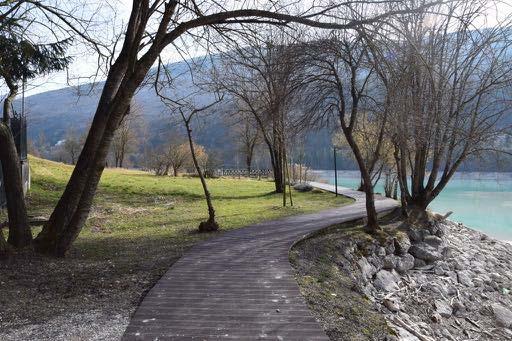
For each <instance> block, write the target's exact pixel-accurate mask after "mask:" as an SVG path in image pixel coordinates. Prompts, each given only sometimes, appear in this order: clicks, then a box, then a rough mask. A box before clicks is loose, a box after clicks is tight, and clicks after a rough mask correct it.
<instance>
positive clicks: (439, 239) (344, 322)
mask: <svg viewBox="0 0 512 341" xmlns="http://www.w3.org/2000/svg"><path fill="white" fill-rule="evenodd" d="M400 224H401V221H389V222H388V223H387V224H385V225H383V227H384V228H385V230H386V231H387V233H388V234H387V237H385V238H384V239H382V240H376V239H368V238H367V236H366V235H365V234H363V233H361V232H358V230H357V229H354V228H352V229H350V228H349V229H338V230H333V231H332V232H329V233H327V234H325V235H318V236H316V237H313V238H311V239H308V240H305V241H303V242H302V244H300V245H299V246H298V247H297V248H296V249H295V250H294V251H293V252H294V253H293V259H294V263H295V264H296V266H295V268H296V271H297V273H298V281H299V285H300V286H301V291H302V292H303V294H304V295H305V296H306V297H307V299H308V301H310V302H312V303H311V305H310V309H312V311H313V312H314V314H315V316H316V317H317V318H318V319H319V320H320V321H322V324H323V326H324V329H325V330H326V332H327V334H328V335H329V336H330V337H331V339H332V340H340V341H341V340H345V339H351V338H354V337H356V336H360V330H366V331H368V333H370V334H371V335H373V336H375V338H376V339H382V338H384V339H386V340H388V339H389V340H416V339H422V340H429V341H430V340H437V339H448V340H459V339H493V340H510V339H511V338H512V311H511V308H510V307H512V294H511V292H512V246H511V245H512V241H510V240H507V241H505V240H498V239H495V238H493V237H489V236H488V235H487V234H485V233H482V232H480V231H478V230H474V229H473V228H470V227H468V226H466V225H464V224H460V223H457V222H454V221H450V220H443V221H433V222H432V223H430V224H428V225H425V226H423V227H419V226H418V227H414V226H410V227H409V228H408V229H405V230H404V229H399V227H400V226H401V225H400ZM402 228H403V226H402ZM411 228H412V230H411ZM418 228H419V230H418ZM381 238H382V237H381ZM318 250H322V251H321V252H320V253H319V251H318ZM329 250H331V251H329ZM332 250H335V254H333V253H332V252H333V251H332ZM333 268H334V270H332V269H333ZM338 298H340V299H338ZM347 298H348V299H347ZM346 301H349V302H346ZM354 305H356V306H360V307H361V309H359V310H358V314H360V315H359V316H354V314H353V313H352V312H353V311H352V310H351V309H353V306H354ZM333 311H334V312H338V313H339V314H341V315H340V316H341V318H340V316H338V315H336V314H333V313H332V312H333ZM383 320H385V324H387V326H389V327H391V328H392V329H393V330H394V333H395V334H394V335H384V334H386V333H388V331H387V329H386V327H385V326H384V324H383ZM368 321H370V322H368ZM354 326H357V328H354ZM348 333H352V334H348Z"/></svg>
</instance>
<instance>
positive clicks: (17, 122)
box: [0, 116, 30, 208]
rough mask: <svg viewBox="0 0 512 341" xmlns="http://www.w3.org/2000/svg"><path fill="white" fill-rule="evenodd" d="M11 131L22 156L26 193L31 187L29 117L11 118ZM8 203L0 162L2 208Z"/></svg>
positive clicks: (0, 199)
mask: <svg viewBox="0 0 512 341" xmlns="http://www.w3.org/2000/svg"><path fill="white" fill-rule="evenodd" d="M11 131H12V136H13V138H14V144H15V145H16V150H17V151H18V155H19V157H20V163H21V165H20V166H21V176H22V179H23V190H24V192H25V193H26V192H27V191H28V190H29V188H30V168H29V166H28V151H27V119H26V118H25V117H19V116H15V117H13V118H12V119H11ZM6 204H7V199H6V197H5V188H4V178H3V174H2V164H1V163H0V208H4V207H5V205H6Z"/></svg>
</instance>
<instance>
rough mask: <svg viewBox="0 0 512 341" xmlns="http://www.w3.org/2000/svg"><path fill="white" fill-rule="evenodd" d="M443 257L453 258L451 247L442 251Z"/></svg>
mask: <svg viewBox="0 0 512 341" xmlns="http://www.w3.org/2000/svg"><path fill="white" fill-rule="evenodd" d="M442 254H443V257H444V258H452V257H453V254H454V250H453V247H450V246H447V247H445V248H444V249H443V252H442Z"/></svg>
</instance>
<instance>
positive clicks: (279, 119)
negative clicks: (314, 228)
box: [215, 30, 303, 193]
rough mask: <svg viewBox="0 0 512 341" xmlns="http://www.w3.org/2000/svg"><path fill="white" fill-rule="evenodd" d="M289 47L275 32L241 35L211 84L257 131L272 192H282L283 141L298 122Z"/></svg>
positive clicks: (297, 80)
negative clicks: (267, 158) (266, 157)
mask: <svg viewBox="0 0 512 341" xmlns="http://www.w3.org/2000/svg"><path fill="white" fill-rule="evenodd" d="M293 42H294V41H293V40H292V39H290V38H289V37H287V35H286V33H284V32H283V31H279V30H271V31H270V32H269V33H268V34H266V35H264V36H263V37H259V36H257V35H246V36H244V39H242V40H237V44H235V45H234V46H233V50H232V51H231V52H228V53H226V54H224V55H223V60H224V61H225V62H224V64H223V65H222V66H220V68H219V70H217V73H218V74H217V75H216V77H215V82H216V85H217V86H219V87H220V88H221V89H222V90H223V91H225V92H227V93H229V94H230V95H231V96H232V98H234V101H235V102H236V103H237V111H238V113H239V114H241V115H252V117H253V118H254V121H255V123H256V125H255V127H254V128H253V127H250V126H247V128H248V129H250V130H259V131H260V134H261V137H262V139H263V141H264V142H265V144H266V146H267V148H268V151H269V156H270V161H271V164H272V169H273V173H274V182H275V188H276V192H277V193H284V191H285V185H286V181H285V177H286V167H285V165H286V160H285V155H286V148H287V146H286V141H287V139H289V138H291V137H292V136H293V135H294V134H296V132H297V131H298V130H299V125H298V122H300V120H299V119H297V117H296V116H297V115H296V110H295V109H296V107H295V102H296V98H297V95H298V90H299V89H300V87H301V86H302V85H303V79H302V73H301V72H299V71H300V66H299V65H298V61H297V59H296V58H295V55H296V53H297V50H296V47H295V45H294V44H293ZM252 135H253V136H255V134H254V133H253V134H252ZM249 142H251V141H249ZM246 155H247V154H246Z"/></svg>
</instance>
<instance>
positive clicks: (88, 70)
mask: <svg viewBox="0 0 512 341" xmlns="http://www.w3.org/2000/svg"><path fill="white" fill-rule="evenodd" d="M115 1H116V2H115V3H114V6H115V8H116V12H117V13H116V17H115V19H114V20H113V21H112V22H114V23H115V25H117V26H118V27H121V25H122V23H126V22H127V21H128V18H129V15H130V10H131V3H132V1H131V0H115ZM233 1H237V0H233ZM306 1H314V0H306ZM495 6H496V7H494V6H493V8H490V9H489V15H488V18H487V20H486V21H485V22H484V21H482V22H481V23H480V25H482V26H492V25H495V23H496V22H497V21H498V20H499V19H500V18H504V17H506V16H507V15H509V14H511V13H512V0H508V1H504V2H500V3H497V4H496V5H495ZM107 11H108V10H107ZM105 15H106V16H108V15H111V13H106V14H105ZM69 53H70V54H71V56H72V57H73V62H72V63H71V65H70V67H69V68H68V70H66V71H63V72H58V73H52V74H50V75H48V76H45V77H40V78H37V79H35V80H33V81H32V82H31V84H29V85H27V89H26V96H30V95H34V94H37V93H41V92H46V91H49V90H55V89H60V88H64V87H67V86H69V85H78V84H84V83H89V82H91V81H92V80H96V81H100V80H103V79H104V76H103V75H101V74H100V75H98V76H97V77H96V78H91V76H92V75H94V74H95V70H96V67H97V57H96V56H95V55H94V54H92V53H91V52H90V51H85V50H84V49H83V47H72V48H71V49H70V50H69ZM202 53H204V52H203V51H202V50H201V49H199V50H197V51H194V52H192V53H191V55H192V56H196V55H200V54H202ZM164 58H165V61H166V62H174V61H180V60H182V57H181V56H180V55H179V53H177V52H176V51H175V50H174V49H172V48H171V49H167V50H166V53H165V56H164ZM0 94H2V95H3V94H5V88H4V87H0Z"/></svg>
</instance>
